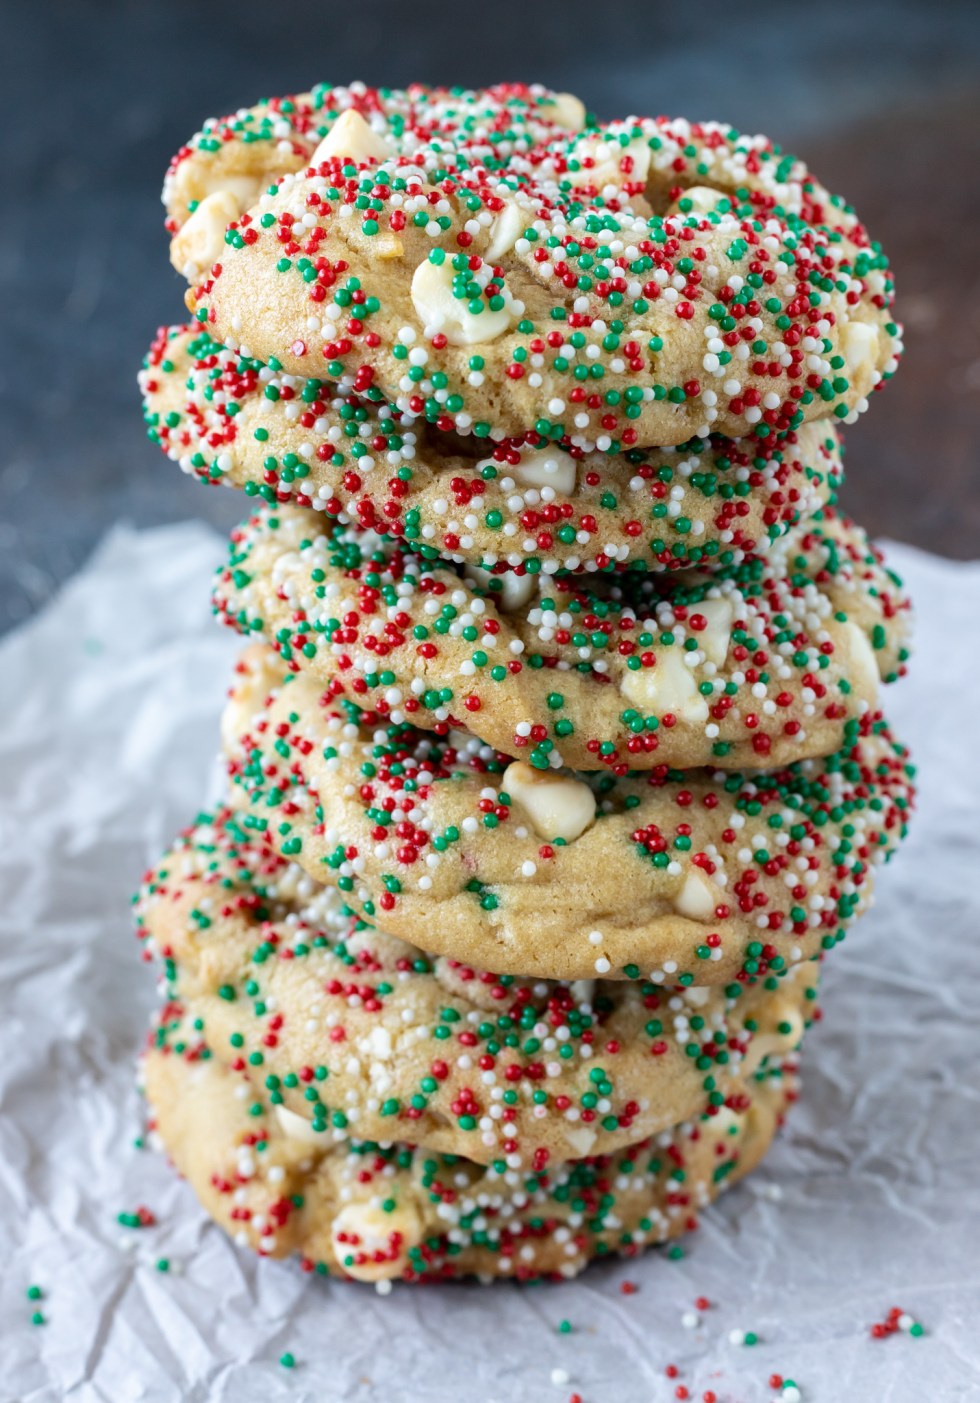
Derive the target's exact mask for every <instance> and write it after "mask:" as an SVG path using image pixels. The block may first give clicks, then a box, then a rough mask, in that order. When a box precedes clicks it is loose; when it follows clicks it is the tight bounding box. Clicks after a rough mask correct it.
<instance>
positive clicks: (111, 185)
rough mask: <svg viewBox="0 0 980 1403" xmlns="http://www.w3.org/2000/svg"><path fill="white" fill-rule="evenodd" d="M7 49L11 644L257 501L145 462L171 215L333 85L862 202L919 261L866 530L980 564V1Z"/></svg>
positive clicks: (234, 22) (544, 18)
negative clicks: (677, 146)
mask: <svg viewBox="0 0 980 1403" xmlns="http://www.w3.org/2000/svg"><path fill="white" fill-rule="evenodd" d="M5 20H6V23H5V25H4V26H3V30H2V35H3V38H2V46H0V64H2V73H0V108H6V109H7V110H6V111H5V112H4V113H3V117H2V120H0V147H2V168H3V172H4V175H3V197H2V205H0V207H2V209H3V216H2V218H0V307H2V311H0V322H2V325H3V328H4V331H5V333H6V337H5V340H6V345H5V350H4V355H3V357H2V359H0V629H3V628H9V627H11V626H12V625H14V624H16V623H17V622H18V621H20V620H22V619H24V618H26V617H27V616H28V615H30V614H31V613H32V612H33V611H34V610H36V609H37V608H38V607H39V606H40V605H42V604H43V603H44V601H45V600H46V599H47V598H48V597H49V596H50V595H51V593H52V592H53V591H54V590H55V589H56V588H57V586H58V584H59V583H60V582H61V581H62V580H64V579H65V578H66V577H67V576H68V575H70V574H71V573H72V572H73V571H75V570H76V569H77V568H78V567H79V565H81V564H82V562H83V561H84V560H85V558H86V557H87V556H88V554H89V553H90V552H91V550H92V549H93V547H94V546H95V545H96V543H97V542H98V540H99V538H100V537H101V536H102V535H103V533H104V532H105V531H106V530H107V529H108V528H109V527H110V526H111V525H112V523H113V522H115V521H117V520H120V519H125V520H128V521H130V522H134V523H136V524H138V525H151V524H156V523H161V522H168V521H174V520H179V519H182V518H185V517H189V516H202V517H206V518H207V519H209V520H211V521H212V522H214V524H215V525H216V526H218V527H219V528H221V529H222V530H224V529H227V528H229V527H230V526H231V525H232V524H233V523H234V522H235V520H236V519H237V518H238V517H239V516H241V515H242V514H243V510H244V501H243V499H242V497H241V496H240V495H239V494H238V493H233V492H225V491H219V490H214V491H205V490H204V489H202V488H201V487H199V486H198V485H197V484H195V483H192V482H189V481H188V480H186V479H184V478H183V476H182V475H181V474H180V472H179V471H178V470H177V468H176V467H175V466H174V465H173V464H171V463H169V462H168V461H167V460H166V459H165V458H164V457H163V455H162V454H161V453H160V452H159V451H158V450H157V449H156V448H155V447H153V446H152V445H151V444H149V443H148V442H147V440H146V438H145V435H144V431H143V423H142V416H141V412H140V403H139V397H138V395H137V392H136V372H137V370H138V369H139V366H140V362H141V359H142V356H143V354H144V352H145V351H146V348H147V346H148V345H149V342H150V340H151V338H152V336H153V332H154V330H155V328H156V327H157V326H158V325H159V324H160V323H163V322H175V321H180V320H182V318H183V304H182V293H183V288H184V284H183V282H182V280H181V279H180V278H178V276H177V274H176V273H174V272H173V271H172V269H171V268H170V265H169V262H168V260H167V240H166V238H165V236H164V231H163V209H162V206H161V205H160V202H159V191H160V186H161V183H162V179H163V173H164V169H165V167H166V164H167V161H168V159H169V157H170V156H171V155H172V153H173V152H174V151H175V150H176V149H177V148H178V147H179V146H180V145H181V144H182V143H183V142H184V141H185V140H186V139H188V138H189V137H190V136H191V135H192V133H193V132H195V131H196V130H198V129H199V127H200V126H201V123H202V121H203V120H204V118H205V117H208V116H214V115H218V114H221V113H225V112H229V111H232V110H234V109H235V108H236V107H240V106H245V105H248V104H251V103H253V102H255V101H256V100H257V99H258V98H259V97H262V96H268V95H272V94H281V93H286V92H297V91H301V90H303V89H304V88H308V87H310V86H311V85H312V84H313V83H315V82H319V81H329V82H337V83H346V82H349V81H351V80H353V79H355V78H360V79H362V80H363V81H365V82H367V83H370V84H386V85H389V86H402V85H404V84H406V83H408V82H411V81H422V82H430V83H440V82H442V83H458V84H464V85H467V86H480V85H483V84H487V83H491V82H498V81H501V80H505V79H506V80H514V79H518V80H525V81H539V82H543V83H545V84H547V85H549V86H551V87H554V88H558V89H570V90H572V91H574V92H576V93H578V94H579V96H581V97H582V98H583V99H584V100H585V102H586V103H587V105H588V106H589V107H590V108H591V109H592V110H593V111H594V112H596V113H597V115H598V116H599V117H600V118H610V117H615V116H623V115H626V114H627V113H634V112H635V113H645V114H651V115H656V114H658V113H669V114H671V115H684V116H687V117H691V118H719V119H722V120H725V121H728V122H731V123H732V124H733V125H734V126H736V127H738V128H740V129H741V130H743V131H764V132H766V133H767V134H768V135H769V136H771V137H772V138H773V140H775V141H778V142H779V143H780V144H781V145H782V146H783V147H784V149H788V150H790V151H793V152H795V153H796V154H798V155H800V156H802V157H803V158H804V159H805V160H806V161H807V162H808V163H809V164H810V165H811V166H812V167H813V168H814V169H815V171H816V172H817V174H818V175H819V176H820V178H821V179H822V180H823V181H824V182H825V183H826V184H827V185H828V186H829V187H830V189H832V190H835V191H838V192H839V193H841V194H843V195H845V196H846V197H847V198H848V199H849V200H851V201H852V202H853V203H854V204H855V205H856V206H857V208H858V211H859V213H860V215H861V217H862V218H863V219H864V221H865V223H866V224H867V225H868V227H869V228H870V230H871V233H872V236H873V237H874V238H877V239H879V240H880V241H881V242H882V244H883V245H884V247H885V250H886V252H887V253H888V254H889V256H890V258H891V261H892V263H893V265H894V268H895V272H896V278H897V282H898V288H899V302H898V314H899V316H900V317H901V319H902V320H903V321H904V322H905V324H906V329H907V345H908V350H907V354H906V357H905V362H904V364H903V366H902V368H901V370H900V373H899V376H898V378H897V380H896V381H895V383H894V384H893V385H891V386H889V387H888V388H887V389H886V390H885V391H884V392H883V393H882V395H881V396H880V398H878V399H877V400H876V403H875V404H874V406H873V409H872V412H871V413H870V414H868V415H866V416H865V417H864V418H863V419H862V420H861V421H860V422H859V423H858V424H857V425H856V426H855V427H854V428H852V429H851V430H850V433H849V437H848V440H847V444H848V451H847V469H848V481H847V485H846V488H845V494H844V503H845V506H846V507H847V508H848V510H850V511H851V512H852V513H853V514H854V515H857V516H859V517H860V518H861V520H862V521H863V522H864V524H865V525H866V526H867V527H868V528H869V529H870V530H871V531H872V533H873V534H875V535H887V536H891V537H895V538H898V539H901V540H905V541H910V542H913V543H915V544H916V545H919V546H922V547H924V548H926V549H929V550H932V551H937V552H940V553H942V554H945V555H951V556H958V557H970V556H978V555H980V471H978V470H977V469H976V467H975V465H974V459H975V456H976V445H977V440H978V437H980V260H978V258H977V246H978V244H977V238H978V228H980V182H978V180H977V171H978V170H980V4H978V3H977V2H976V0H973V2H972V3H969V0H967V2H966V3H955V0H953V2H952V3H951V0H936V3H933V4H927V3H922V0H917V3H911V0H890V3H875V2H874V0H823V3H822V4H820V5H806V6H802V5H801V6H793V5H781V6H772V7H768V8H765V9H764V8H763V7H756V6H752V7H750V8H749V9H748V10H743V9H742V8H741V7H740V6H737V5H735V6H733V5H731V4H725V5H721V4H718V5H714V4H712V3H705V2H704V0H703V2H702V3H700V4H697V5H694V4H688V5H670V6H667V5H664V4H662V3H659V0H646V3H644V2H643V0H632V3H624V2H623V0H603V3H601V4H596V3H594V0H593V2H592V3H585V0H563V3H553V2H552V0H494V3H493V4H491V5H487V4H482V3H476V4H474V3H472V0H469V3H451V2H450V0H441V2H440V3H436V2H435V0H413V3H411V4H406V3H404V0H402V2H401V3H399V2H398V0H359V3H351V0H347V3H337V0H318V3H310V0H292V3H290V4H288V5H278V6H277V5H272V4H270V3H268V0H266V3H264V4H259V3H257V0H206V3H203V4H202V3H201V0H193V2H191V0H168V3H166V4H162V3H152V2H151V0H98V2H97V3H96V2H95V0H90V2H89V3H86V0H75V3H73V4H72V5H70V6H69V5H64V4H60V3H57V0H35V3H33V4H20V5H18V6H16V7H13V6H9V7H7V8H6V10H5Z"/></svg>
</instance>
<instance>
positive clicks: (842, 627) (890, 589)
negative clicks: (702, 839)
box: [213, 506, 909, 774]
mask: <svg viewBox="0 0 980 1403" xmlns="http://www.w3.org/2000/svg"><path fill="white" fill-rule="evenodd" d="M323 527H324V523H323V518H322V517H320V516H319V515H318V514H317V513H315V512H311V511H308V510H303V509H302V508H300V507H289V506H286V507H282V508H271V507H270V508H266V509H264V510H262V511H260V512H259V513H258V514H257V515H256V516H253V517H252V518H251V519H250V520H249V521H248V522H246V523H245V525H244V526H242V527H240V528H239V530H238V531H236V532H235V534H234V535H233V537H232V544H231V550H230V554H229V560H228V565H227V566H226V567H225V568H224V569H223V570H221V571H219V574H218V580H217V584H216V586H215V590H214V595H213V601H214V606H215V609H216V610H217V612H218V613H219V614H220V615H221V616H222V617H223V618H224V619H225V621H226V622H227V623H229V624H231V625H233V626H234V627H236V628H237V629H239V630H240V632H242V633H243V634H245V635H246V637H248V636H259V637H261V638H263V639H264V640H265V641H266V642H268V643H273V642H274V643H276V644H277V645H278V648H279V652H280V654H281V656H282V657H283V659H284V661H285V662H286V663H287V664H288V665H289V666H290V667H291V668H294V669H296V670H302V671H303V672H304V673H307V674H309V675H310V676H311V677H313V678H315V679H316V680H317V681H318V682H319V683H321V684H322V685H324V686H331V685H332V684H336V685H338V686H341V687H342V688H343V690H344V692H345V693H346V694H347V695H348V696H350V697H351V698H352V700H354V701H356V702H357V703H358V704H359V705H365V706H369V707H371V708H372V709H374V710H376V711H377V712H378V714H379V715H381V716H385V717H388V718H389V719H390V720H392V721H393V722H395V723H396V724H400V723H401V722H404V721H410V722H412V724H414V725H416V726H420V727H423V728H424V729H426V730H436V731H441V732H443V733H445V731H446V730H447V728H448V727H449V726H450V725H464V724H465V726H466V727H467V728H468V729H469V730H470V731H472V732H473V733H474V735H476V736H478V737H479V739H480V740H482V741H485V742H486V743H487V744H488V745H492V746H493V747H494V748H495V749H497V750H499V751H501V752H504V753H506V754H508V755H512V756H515V757H516V758H518V759H521V758H523V759H526V760H527V761H528V762H529V763H530V764H531V765H533V766H535V767H536V768H538V769H547V768H548V767H549V765H551V766H553V767H557V766H559V765H567V766H570V767H571V768H573V769H580V770H582V769H597V768H599V767H600V766H608V767H609V768H610V769H613V770H614V771H615V773H617V774H625V773H626V771H627V769H629V768H633V769H640V770H647V769H652V768H654V767H656V766H659V765H670V766H673V767H684V766H687V767H690V766H700V765H708V764H717V765H718V766H720V767H721V768H724V769H737V768H741V767H743V766H753V765H766V766H771V765H781V764H786V763H790V762H792V761H794V760H798V759H805V758H806V757H808V756H812V755H826V754H828V753H830V752H831V751H835V750H837V749H839V748H840V746H841V745H842V744H843V742H844V736H845V729H846V727H847V724H848V723H849V722H850V721H852V720H853V719H854V718H855V717H857V716H861V715H862V714H863V713H864V712H865V711H866V710H868V709H869V708H870V709H871V710H874V708H875V706H876V704H877V694H878V684H879V678H880V677H882V676H883V677H885V678H892V677H896V676H898V675H899V673H901V672H902V671H904V666H905V658H906V656H907V649H906V646H905V643H906V635H907V620H908V611H909V601H908V598H907V596H905V595H904V594H903V593H902V590H901V585H900V582H899V581H898V580H897V579H896V578H895V577H894V576H890V575H889V574H888V572H887V571H886V570H885V568H884V566H883V564H882V562H881V558H880V556H879V555H878V554H877V553H876V552H875V550H874V548H873V547H872V545H871V543H870V542H869V541H868V538H867V536H866V535H865V533H864V532H863V531H862V530H861V529H860V528H859V527H858V526H855V525H854V524H853V523H852V522H849V521H847V520H845V519H842V518H839V517H837V516H835V515H834V514H833V513H827V514H825V515H824V516H823V518H822V519H821V520H819V521H816V522H813V523H812V524H811V525H807V526H805V527H803V526H801V527H798V528H797V530H796V531H795V532H794V533H793V534H792V535H791V536H788V537H786V538H785V540H783V541H780V542H779V543H778V545H776V546H774V547H773V549H772V550H771V551H770V552H769V555H768V556H767V557H766V558H764V559H762V558H755V559H751V560H748V561H745V562H743V563H742V564H740V565H736V566H729V567H724V568H720V569H718V570H716V571H714V572H712V573H707V572H701V571H692V570H687V571H682V572H677V573H674V574H669V575H668V574H657V575H651V574H646V573H644V572H638V571H626V572H624V573H619V574H616V575H612V576H610V575H603V576H599V577H591V578H588V577H583V576H581V575H569V576H562V577H552V576H542V575H540V574H529V573H526V572H522V573H517V574H515V573H514V572H512V571H511V572H505V573H502V574H498V575H487V574H486V573H484V572H481V571H474V570H473V569H472V568H470V569H466V568H464V569H463V570H462V571H461V570H459V569H454V568H453V567H452V566H451V565H448V564H445V563H443V562H441V561H438V560H436V561H434V562H432V563H431V564H429V563H427V562H426V561H425V560H423V559H421V558H420V557H419V556H418V555H417V554H415V553H409V552H407V551H406V550H405V548H404V547H403V546H400V545H396V544H394V543H387V544H386V543H385V541H383V540H381V539H379V538H378V537H377V536H374V535H366V534H365V533H364V532H360V531H357V532H355V531H351V530H340V529H335V530H334V531H333V532H330V531H329V530H324V529H323Z"/></svg>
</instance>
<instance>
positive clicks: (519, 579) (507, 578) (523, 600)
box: [463, 565, 538, 614]
mask: <svg viewBox="0 0 980 1403" xmlns="http://www.w3.org/2000/svg"><path fill="white" fill-rule="evenodd" d="M463 573H464V574H465V575H466V578H467V579H468V580H472V581H473V583H474V584H475V585H479V587H480V589H483V590H486V592H487V594H488V595H489V596H490V598H491V599H492V600H493V601H494V603H495V604H496V606H497V608H498V609H500V610H501V612H502V613H504V614H510V613H513V612H514V610H516V609H523V608H524V606H525V604H527V603H528V602H529V600H531V599H533V598H534V595H535V594H536V593H537V588H538V585H537V577H536V576H534V575H527V574H525V575H518V574H516V573H515V572H514V571H513V570H505V571H504V573H503V574H502V575H494V574H491V572H490V571H489V570H483V569H481V568H480V566H479V565H464V567H463ZM492 581H493V582H498V587H497V588H494V585H493V584H492V583H491V582H492Z"/></svg>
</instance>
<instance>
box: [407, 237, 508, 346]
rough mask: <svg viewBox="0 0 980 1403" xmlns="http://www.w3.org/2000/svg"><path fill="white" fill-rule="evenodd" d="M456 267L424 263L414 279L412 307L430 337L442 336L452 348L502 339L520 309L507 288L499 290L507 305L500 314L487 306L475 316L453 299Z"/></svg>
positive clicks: (420, 265)
mask: <svg viewBox="0 0 980 1403" xmlns="http://www.w3.org/2000/svg"><path fill="white" fill-rule="evenodd" d="M454 276H455V273H454V269H453V265H452V263H451V261H450V260H449V259H448V258H447V259H446V260H445V262H443V263H431V262H430V261H429V260H428V259H426V260H425V261H424V262H423V263H420V264H419V266H418V267H417V268H416V270H415V274H414V276H413V278H412V303H413V305H414V307H415V310H416V312H417V313H418V315H419V317H420V318H421V320H422V324H423V326H424V327H425V330H426V333H427V335H430V336H431V335H434V334H435V333H436V332H442V334H443V336H445V338H446V340H447V341H448V342H449V343H450V345H452V346H475V345H478V344H480V343H482V342H486V341H493V340H495V339H496V337H498V336H502V335H503V333H504V332H505V331H507V330H508V329H509V328H510V327H511V326H513V324H514V322H515V320H516V319H517V307H518V306H519V305H520V304H515V302H514V300H513V298H512V297H511V296H510V293H509V292H508V291H507V288H506V286H504V287H502V288H500V289H498V291H499V294H500V296H501V297H502V298H503V302H504V305H503V306H502V307H499V308H498V309H497V310H496V311H494V310H492V309H491V308H490V307H489V306H484V308H483V310H482V311H481V312H471V311H470V309H469V307H468V306H467V304H466V303H465V302H464V301H462V299H460V298H458V297H454V296H453V277H454Z"/></svg>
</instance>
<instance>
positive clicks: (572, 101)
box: [541, 93, 585, 132]
mask: <svg viewBox="0 0 980 1403" xmlns="http://www.w3.org/2000/svg"><path fill="white" fill-rule="evenodd" d="M541 115H542V116H543V117H547V118H548V120H549V121H551V122H554V124H555V126H556V127H565V128H567V129H568V131H573V132H577V131H581V129H582V128H583V127H584V126H585V103H584V102H583V101H582V99H581V98H579V97H576V96H575V94H574V93H555V95H554V97H553V98H552V99H551V100H550V102H547V103H545V104H543V106H542V109H541Z"/></svg>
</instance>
